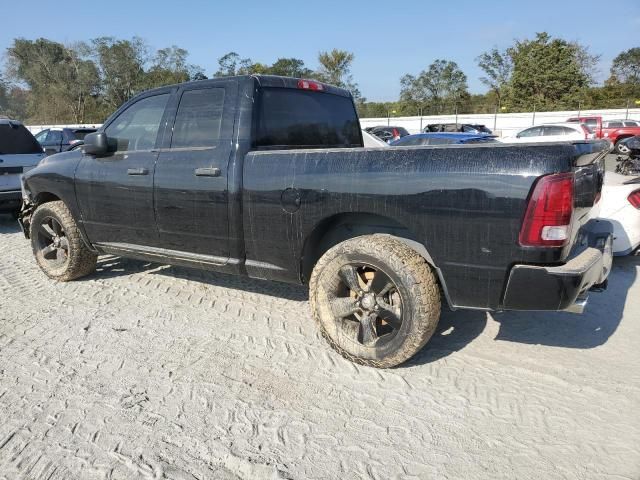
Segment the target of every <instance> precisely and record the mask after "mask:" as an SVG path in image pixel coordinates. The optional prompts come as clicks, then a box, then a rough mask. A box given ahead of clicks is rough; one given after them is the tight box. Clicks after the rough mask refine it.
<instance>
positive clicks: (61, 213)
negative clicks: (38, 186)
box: [30, 201, 98, 282]
mask: <svg viewBox="0 0 640 480" xmlns="http://www.w3.org/2000/svg"><path fill="white" fill-rule="evenodd" d="M30 237H31V248H32V250H33V255H34V256H35V257H36V261H37V262H38V266H39V267H40V269H41V270H42V271H43V272H44V273H45V274H46V275H47V276H48V277H49V278H53V279H54V280H59V281H61V282H68V281H70V280H75V279H76V278H80V277H84V276H85V275H88V274H90V273H92V272H93V271H94V270H95V269H96V261H97V258H98V257H97V255H96V254H95V253H93V252H91V250H89V249H88V248H87V246H86V245H85V243H84V241H83V240H82V237H81V236H80V231H79V230H78V226H77V225H76V222H75V220H74V219H73V217H72V216H71V212H70V211H69V209H68V208H67V206H66V205H65V204H64V203H63V202H60V201H57V202H49V203H43V204H42V205H40V206H39V207H38V208H37V209H36V211H35V212H34V213H33V216H32V217H31V230H30Z"/></svg>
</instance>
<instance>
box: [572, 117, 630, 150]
mask: <svg viewBox="0 0 640 480" xmlns="http://www.w3.org/2000/svg"><path fill="white" fill-rule="evenodd" d="M567 121H568V122H572V123H582V124H585V125H587V126H588V127H589V128H591V129H592V130H593V132H594V135H595V138H603V139H606V140H609V141H610V142H611V146H612V148H613V149H614V150H615V151H616V152H617V153H621V154H625V155H626V154H627V153H629V149H628V148H627V147H626V145H625V143H624V142H623V140H625V139H627V138H630V137H633V136H635V135H640V122H638V121H636V120H629V119H625V120H602V117H601V116H584V117H572V118H569V119H568V120H567Z"/></svg>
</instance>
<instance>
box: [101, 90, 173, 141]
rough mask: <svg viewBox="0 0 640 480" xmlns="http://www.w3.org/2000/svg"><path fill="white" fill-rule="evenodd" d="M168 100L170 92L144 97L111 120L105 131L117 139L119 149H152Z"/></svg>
mask: <svg viewBox="0 0 640 480" xmlns="http://www.w3.org/2000/svg"><path fill="white" fill-rule="evenodd" d="M168 100H169V94H168V93H163V94H161V95H155V96H153V97H147V98H143V99H142V100H139V101H137V102H136V103H134V104H133V105H131V106H129V108H127V109H126V110H125V111H124V112H122V113H121V114H120V115H118V117H117V118H116V119H115V120H114V121H113V122H111V124H110V125H109V126H108V127H107V128H106V130H105V133H106V134H107V136H108V137H111V138H115V139H117V143H118V151H134V150H150V149H152V148H153V147H154V146H155V144H156V138H157V137H158V130H159V129H160V122H161V121H162V115H163V113H164V109H165V107H166V105H167V101H168Z"/></svg>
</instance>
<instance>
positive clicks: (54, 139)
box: [47, 130, 62, 145]
mask: <svg viewBox="0 0 640 480" xmlns="http://www.w3.org/2000/svg"><path fill="white" fill-rule="evenodd" d="M61 143H62V132H61V131H60V130H49V135H47V145H60V144H61Z"/></svg>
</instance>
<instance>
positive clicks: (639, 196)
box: [627, 190, 640, 210]
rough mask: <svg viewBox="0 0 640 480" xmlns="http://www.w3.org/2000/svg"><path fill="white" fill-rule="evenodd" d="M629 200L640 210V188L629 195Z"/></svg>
mask: <svg viewBox="0 0 640 480" xmlns="http://www.w3.org/2000/svg"><path fill="white" fill-rule="evenodd" d="M627 200H629V203H630V204H631V205H633V206H634V208H637V209H638V210H640V190H635V191H633V192H631V193H630V194H629V196H628V197H627Z"/></svg>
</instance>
